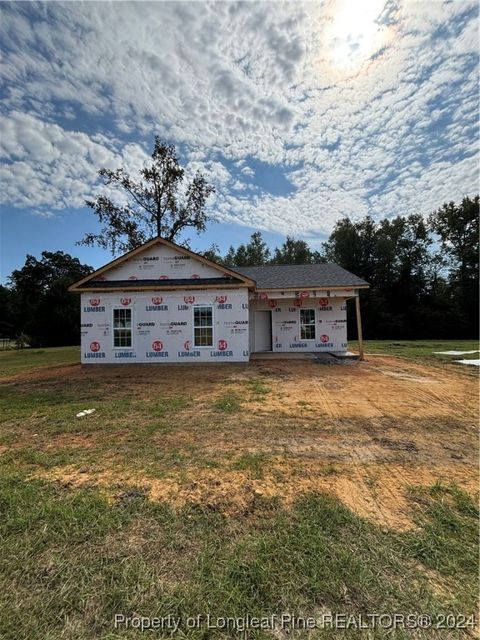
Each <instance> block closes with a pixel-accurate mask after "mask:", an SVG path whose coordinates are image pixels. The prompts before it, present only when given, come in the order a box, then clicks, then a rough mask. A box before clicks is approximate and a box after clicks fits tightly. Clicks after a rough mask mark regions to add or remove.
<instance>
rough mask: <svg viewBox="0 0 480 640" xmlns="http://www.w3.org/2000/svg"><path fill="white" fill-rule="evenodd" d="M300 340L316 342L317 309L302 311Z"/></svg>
mask: <svg viewBox="0 0 480 640" xmlns="http://www.w3.org/2000/svg"><path fill="white" fill-rule="evenodd" d="M300 339H301V340H315V309H300Z"/></svg>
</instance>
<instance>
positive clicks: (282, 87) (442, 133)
mask: <svg viewBox="0 0 480 640" xmlns="http://www.w3.org/2000/svg"><path fill="white" fill-rule="evenodd" d="M273 6H274V7H275V10H274V11H273V10H272V7H273ZM358 6H359V4H358V0H355V2H354V1H353V0H348V2H347V0H338V1H332V2H326V3H323V4H321V3H309V2H305V3H303V2H287V3H277V4H275V5H271V4H269V3H214V4H213V3H200V2H182V3H148V2H143V3H141V4H140V3H117V4H113V5H112V4H110V3H44V4H40V5H30V4H27V3H25V4H24V5H21V4H16V5H15V9H14V10H13V5H12V6H10V5H4V6H3V7H2V9H3V11H2V13H3V15H2V18H3V19H2V22H1V25H0V33H1V36H2V40H3V43H4V47H5V55H4V62H3V76H4V78H5V80H6V89H5V100H4V106H3V116H2V119H1V122H0V127H1V128H0V143H1V151H0V153H1V154H2V156H1V157H2V158H3V159H4V161H5V163H4V166H3V167H2V168H1V169H0V179H1V181H2V187H3V189H2V191H3V196H4V200H5V202H7V203H9V204H13V205H15V206H19V207H32V208H36V209H38V208H39V207H41V208H42V209H41V210H42V211H43V210H50V209H62V208H72V207H79V206H82V204H83V200H84V199H85V198H86V197H90V196H91V195H92V192H93V191H94V189H95V185H96V178H97V176H96V173H97V170H98V168H99V167H100V166H111V167H116V166H120V165H123V166H126V167H127V169H129V170H131V171H134V170H135V169H136V168H138V167H139V166H140V165H141V164H142V162H143V161H144V160H145V158H146V152H145V150H144V148H143V146H142V145H140V144H137V143H135V142H131V141H132V140H135V139H138V140H140V138H141V137H143V138H144V139H146V138H148V139H150V140H151V139H152V137H153V133H159V134H160V135H162V136H164V137H166V138H167V139H169V140H171V141H173V142H175V143H177V144H180V145H182V147H183V148H185V149H186V157H187V159H188V163H189V170H191V171H193V170H195V169H197V168H202V169H203V170H204V171H205V173H206V174H207V175H208V176H209V178H210V179H211V180H212V181H213V182H214V184H215V186H216V189H217V193H216V196H215V198H214V200H212V204H211V207H212V211H213V212H214V214H215V217H217V218H218V219H223V220H228V221H235V222H238V223H240V224H245V225H249V226H258V227H259V228H262V229H269V230H277V231H280V232H284V233H285V232H289V233H295V234H297V235H304V236H309V237H312V236H313V237H315V235H316V234H322V233H326V232H328V231H329V230H330V229H331V227H332V225H333V223H334V222H335V220H336V219H338V218H339V217H342V216H344V215H351V216H353V217H359V216H362V215H365V214H366V213H371V214H372V215H373V216H374V217H377V218H378V217H383V216H385V215H394V214H405V213H409V212H411V211H413V210H418V209H419V208H420V209H421V211H422V212H424V213H428V211H429V210H431V209H433V208H435V207H437V206H439V205H440V204H441V203H442V202H443V200H445V199H448V200H450V199H458V198H460V197H462V196H463V195H464V194H465V193H468V192H470V193H471V192H473V191H474V190H476V189H477V176H476V175H475V174H476V171H477V163H476V162H475V160H474V158H476V156H477V148H476V131H475V126H476V120H477V116H476V113H477V67H476V66H475V64H476V59H477V55H478V52H477V48H478V44H477V29H478V21H477V18H476V16H475V15H474V12H475V4H474V3H473V2H472V3H470V2H445V3H443V2H429V3H422V2H403V3H402V4H397V3H392V2H381V1H377V0H375V2H373V0H372V2H371V3H370V4H369V9H371V11H370V12H366V11H363V8H362V12H360V13H359V14H358V15H357V13H355V7H358ZM372 56H373V57H372ZM99 132H100V133H99ZM125 141H127V142H125ZM250 157H251V158H256V159H257V160H260V161H262V162H264V163H268V164H269V165H276V166H277V167H278V166H280V167H283V168H284V171H285V173H286V177H287V179H288V180H289V181H290V183H291V184H292V185H293V187H294V188H293V190H292V191H291V192H290V193H285V195H284V196H273V195H270V194H268V193H265V192H264V191H262V190H261V189H260V190H258V191H255V189H253V190H250V189H249V190H248V191H247V190H246V189H245V184H246V183H243V182H242V181H241V180H240V181H239V180H237V178H236V177H235V176H234V175H233V174H235V175H238V172H240V173H241V174H243V175H244V176H245V178H246V179H248V180H247V182H248V185H249V187H250V186H251V184H252V185H253V186H255V185H259V186H261V175H255V172H254V171H253V169H252V168H251V167H249V166H248V164H247V162H248V158H250ZM219 158H223V159H224V160H219ZM230 162H231V163H232V165H231V168H232V172H231V171H230V165H229V163H230ZM260 194H261V195H260Z"/></svg>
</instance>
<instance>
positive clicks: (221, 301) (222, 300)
mask: <svg viewBox="0 0 480 640" xmlns="http://www.w3.org/2000/svg"><path fill="white" fill-rule="evenodd" d="M216 300H217V302H218V303H219V304H225V302H226V301H227V296H217V297H216Z"/></svg>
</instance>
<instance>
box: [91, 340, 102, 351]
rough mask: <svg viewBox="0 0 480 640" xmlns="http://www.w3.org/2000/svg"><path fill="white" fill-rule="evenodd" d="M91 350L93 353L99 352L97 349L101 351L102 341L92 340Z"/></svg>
mask: <svg viewBox="0 0 480 640" xmlns="http://www.w3.org/2000/svg"><path fill="white" fill-rule="evenodd" d="M90 351H92V352H93V353H97V351H100V343H99V342H91V343H90Z"/></svg>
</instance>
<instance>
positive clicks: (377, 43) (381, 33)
mask: <svg viewBox="0 0 480 640" xmlns="http://www.w3.org/2000/svg"><path fill="white" fill-rule="evenodd" d="M384 6H385V0H364V1H362V0H336V1H335V2H332V3H331V5H329V8H328V16H329V19H328V24H327V26H326V28H325V30H324V33H323V40H324V42H323V44H324V48H325V52H326V56H325V57H326V59H327V61H328V63H329V65H330V66H332V67H334V68H335V69H336V70H337V71H338V72H340V73H347V74H348V73H355V72H357V71H358V70H359V69H360V68H361V67H362V66H363V65H364V64H365V63H366V62H367V61H368V60H369V59H370V58H371V57H372V56H373V55H374V54H375V53H376V52H377V51H379V50H380V49H381V48H382V46H383V45H384V44H385V43H386V41H387V38H388V31H389V30H388V27H386V26H385V25H381V24H379V22H378V18H379V16H380V15H381V13H382V10H383V8H384Z"/></svg>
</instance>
